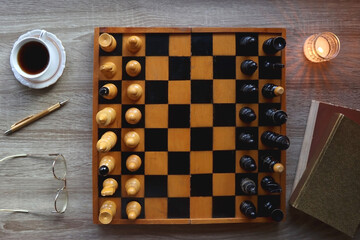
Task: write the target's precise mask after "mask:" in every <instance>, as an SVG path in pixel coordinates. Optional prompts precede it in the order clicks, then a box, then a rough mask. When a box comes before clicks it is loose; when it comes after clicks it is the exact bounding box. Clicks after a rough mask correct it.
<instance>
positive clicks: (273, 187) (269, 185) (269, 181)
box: [261, 176, 282, 193]
mask: <svg viewBox="0 0 360 240" xmlns="http://www.w3.org/2000/svg"><path fill="white" fill-rule="evenodd" d="M261 187H262V188H263V189H264V190H265V191H267V192H269V193H281V191H282V188H281V186H280V184H278V183H277V182H275V180H274V179H273V178H272V177H270V176H266V177H264V178H263V179H261Z"/></svg>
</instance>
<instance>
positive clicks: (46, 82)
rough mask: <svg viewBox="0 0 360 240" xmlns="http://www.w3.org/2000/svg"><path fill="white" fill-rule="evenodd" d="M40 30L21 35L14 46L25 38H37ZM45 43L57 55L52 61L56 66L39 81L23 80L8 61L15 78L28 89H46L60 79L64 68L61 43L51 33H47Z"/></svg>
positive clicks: (64, 54)
mask: <svg viewBox="0 0 360 240" xmlns="http://www.w3.org/2000/svg"><path fill="white" fill-rule="evenodd" d="M40 32H41V30H40V29H36V30H32V31H30V32H27V33H25V34H23V35H21V36H20V37H19V38H18V40H17V41H16V42H15V43H14V46H15V45H16V43H17V42H19V41H21V40H23V39H24V38H27V37H38V36H39V35H40ZM46 41H47V43H48V44H49V46H50V47H53V48H54V49H55V51H56V52H57V53H58V54H56V56H57V57H56V59H54V61H55V64H56V65H57V68H56V67H55V68H54V70H53V71H49V72H47V73H45V74H44V75H43V76H42V77H41V78H40V79H38V80H36V81H33V80H31V79H28V78H25V77H23V76H21V75H20V74H19V73H18V72H17V71H16V69H15V68H14V65H13V63H12V62H11V61H10V65H11V69H12V71H13V73H14V76H15V78H16V79H17V80H18V81H19V82H20V83H21V84H23V85H25V86H27V87H29V88H35V89H41V88H45V87H48V86H50V85H52V84H54V83H56V81H57V80H58V79H59V78H60V77H61V75H62V73H63V71H64V68H65V62H66V53H65V49H64V47H63V45H62V43H61V41H60V40H59V39H58V38H57V37H56V36H55V35H54V34H52V33H50V32H47V39H46Z"/></svg>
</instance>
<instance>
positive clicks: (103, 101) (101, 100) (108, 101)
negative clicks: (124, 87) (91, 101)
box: [98, 81, 121, 104]
mask: <svg viewBox="0 0 360 240" xmlns="http://www.w3.org/2000/svg"><path fill="white" fill-rule="evenodd" d="M108 83H112V84H114V85H115V86H116V88H117V90H118V93H117V95H116V97H115V98H113V99H106V98H103V97H102V96H100V94H99V99H98V102H99V104H121V81H99V88H98V89H99V91H100V88H101V87H102V86H104V85H105V84H108Z"/></svg>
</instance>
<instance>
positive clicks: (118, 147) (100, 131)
mask: <svg viewBox="0 0 360 240" xmlns="http://www.w3.org/2000/svg"><path fill="white" fill-rule="evenodd" d="M108 131H112V132H114V133H115V134H116V136H117V139H121V129H120V128H99V129H98V139H100V138H101V136H102V135H103V134H104V133H106V132H108ZM114 151H121V141H116V144H115V146H114V147H113V148H112V149H110V152H114Z"/></svg>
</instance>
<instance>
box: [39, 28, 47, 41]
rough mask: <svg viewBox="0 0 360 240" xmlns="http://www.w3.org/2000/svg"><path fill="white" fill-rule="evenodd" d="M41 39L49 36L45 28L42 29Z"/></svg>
mask: <svg viewBox="0 0 360 240" xmlns="http://www.w3.org/2000/svg"><path fill="white" fill-rule="evenodd" d="M39 38H40V39H41V40H43V41H45V40H46V38H47V32H46V31H45V30H41V33H40V37H39Z"/></svg>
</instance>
